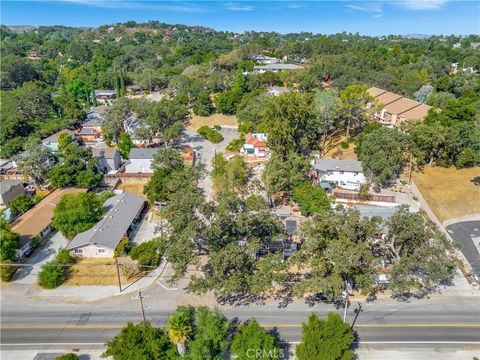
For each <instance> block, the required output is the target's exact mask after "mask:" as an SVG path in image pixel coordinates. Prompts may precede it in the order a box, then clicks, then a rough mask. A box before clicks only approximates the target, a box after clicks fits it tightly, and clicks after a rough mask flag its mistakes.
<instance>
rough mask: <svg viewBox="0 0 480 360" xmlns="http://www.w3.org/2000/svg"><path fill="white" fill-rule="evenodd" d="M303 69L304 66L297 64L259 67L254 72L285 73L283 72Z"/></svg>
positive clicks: (255, 67) (254, 68)
mask: <svg viewBox="0 0 480 360" xmlns="http://www.w3.org/2000/svg"><path fill="white" fill-rule="evenodd" d="M300 69H303V66H300V65H295V64H268V65H258V66H254V67H253V72H254V73H257V74H263V73H266V72H267V71H273V72H278V71H283V70H300Z"/></svg>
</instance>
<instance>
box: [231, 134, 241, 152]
mask: <svg viewBox="0 0 480 360" xmlns="http://www.w3.org/2000/svg"><path fill="white" fill-rule="evenodd" d="M244 144H245V138H243V137H241V138H238V139H233V140H232V141H230V143H229V144H228V146H227V150H228V151H231V152H239V151H240V149H241V148H242V146H243V145H244Z"/></svg>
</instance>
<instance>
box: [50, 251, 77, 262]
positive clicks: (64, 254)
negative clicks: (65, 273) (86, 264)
mask: <svg viewBox="0 0 480 360" xmlns="http://www.w3.org/2000/svg"><path fill="white" fill-rule="evenodd" d="M54 262H55V263H56V264H60V265H73V264H75V262H76V260H75V258H74V257H73V256H72V255H70V252H69V251H68V250H67V249H60V250H58V254H57V256H56V257H55V260H54Z"/></svg>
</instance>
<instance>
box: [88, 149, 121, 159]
mask: <svg viewBox="0 0 480 360" xmlns="http://www.w3.org/2000/svg"><path fill="white" fill-rule="evenodd" d="M116 153H118V150H117V149H93V150H92V155H93V157H103V158H105V159H113V158H114V157H115V154H116Z"/></svg>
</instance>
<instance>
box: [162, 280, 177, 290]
mask: <svg viewBox="0 0 480 360" xmlns="http://www.w3.org/2000/svg"><path fill="white" fill-rule="evenodd" d="M157 284H158V285H160V286H161V287H162V288H164V289H165V290H167V291H172V290H178V288H167V287H166V286H165V285H163V284H162V283H161V282H160V281H158V280H157Z"/></svg>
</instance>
